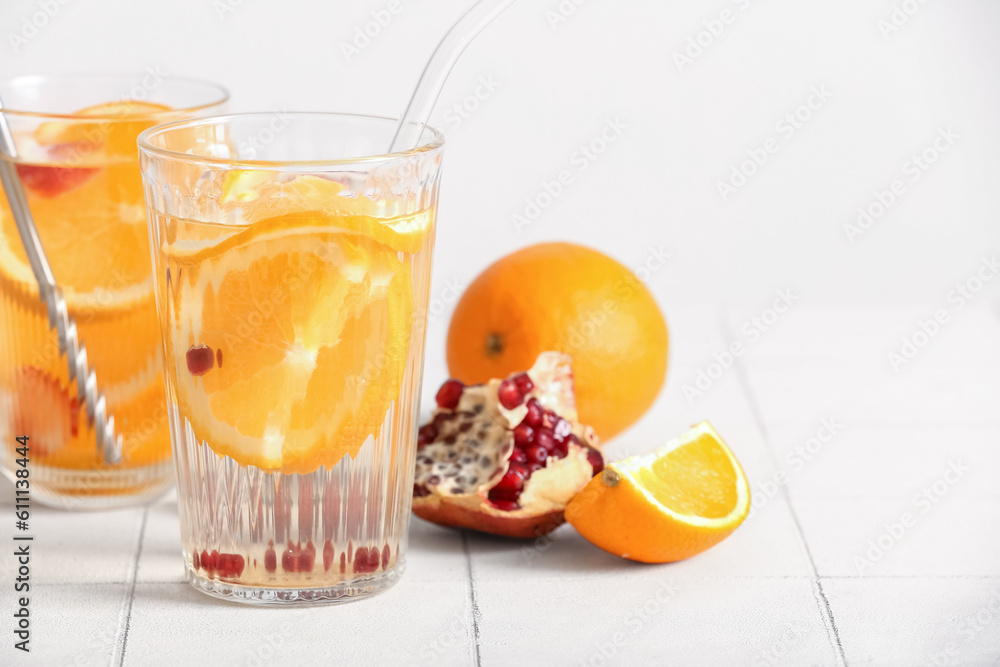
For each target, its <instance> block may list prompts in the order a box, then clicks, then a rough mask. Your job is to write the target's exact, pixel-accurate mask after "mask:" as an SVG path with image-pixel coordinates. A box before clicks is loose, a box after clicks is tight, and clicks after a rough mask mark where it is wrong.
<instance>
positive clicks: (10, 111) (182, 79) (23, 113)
mask: <svg viewBox="0 0 1000 667" xmlns="http://www.w3.org/2000/svg"><path fill="white" fill-rule="evenodd" d="M147 75H148V73H147V72H145V71H135V72H81V73H66V74H18V75H16V76H9V77H2V78H0V88H2V87H5V86H8V87H12V86H14V85H17V84H18V83H21V82H46V81H58V80H60V79H63V80H66V81H88V80H91V81H95V82H96V81H101V80H105V81H107V80H111V81H119V82H121V81H126V80H131V79H141V78H142V77H144V76H147ZM156 76H158V77H159V78H160V79H161V80H162V81H165V82H171V83H186V84H196V85H199V86H204V87H206V88H209V89H212V90H214V92H215V95H214V96H213V97H212V98H211V99H210V100H209V101H208V102H204V103H202V104H196V105H187V106H182V107H177V108H172V109H165V110H163V111H143V112H139V113H127V114H122V113H108V114H94V115H82V114H79V113H72V112H52V111H33V110H31V109H23V108H22V109H18V108H15V107H11V106H7V104H6V102H5V103H4V106H3V107H2V108H0V113H3V114H5V115H11V116H20V117H25V118H39V119H47V120H80V121H83V120H88V121H95V120H97V121H105V120H111V121H120V120H125V119H128V120H137V119H143V118H150V119H156V118H163V117H170V116H172V115H176V114H179V113H182V114H189V113H197V112H199V111H203V110H205V109H210V108H212V107H215V106H219V105H222V104H225V103H227V102H228V101H229V91H228V90H226V89H225V88H224V87H222V86H221V85H220V84H217V83H215V82H213V81H209V80H207V79H199V78H196V77H187V76H174V75H173V74H162V75H161V74H157V75H156ZM122 101H133V102H142V101H143V100H138V99H134V98H127V97H122V98H119V99H116V100H112V102H122Z"/></svg>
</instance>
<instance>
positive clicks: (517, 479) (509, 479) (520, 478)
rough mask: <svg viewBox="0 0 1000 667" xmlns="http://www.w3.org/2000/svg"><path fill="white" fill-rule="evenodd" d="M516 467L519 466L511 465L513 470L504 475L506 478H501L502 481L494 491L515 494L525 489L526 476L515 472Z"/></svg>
mask: <svg viewBox="0 0 1000 667" xmlns="http://www.w3.org/2000/svg"><path fill="white" fill-rule="evenodd" d="M515 465H517V464H511V469H510V470H508V471H507V472H505V473H504V476H503V477H501V478H500V481H499V482H497V484H496V486H494V487H493V490H497V491H506V492H509V493H514V492H517V491H520V490H521V489H523V488H524V478H525V475H521V474H518V473H517V472H515V471H514V469H513V468H514V466H515Z"/></svg>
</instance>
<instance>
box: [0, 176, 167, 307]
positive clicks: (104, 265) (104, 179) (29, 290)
mask: <svg viewBox="0 0 1000 667" xmlns="http://www.w3.org/2000/svg"><path fill="white" fill-rule="evenodd" d="M39 169H59V167H39ZM134 172H135V167H128V166H127V165H115V166H111V167H107V168H105V169H101V170H98V172H97V173H96V174H92V175H90V176H89V178H88V180H87V181H86V182H85V183H84V184H83V185H81V186H79V187H76V188H74V189H72V190H69V191H66V192H63V193H61V194H59V195H57V196H54V197H45V196H31V193H30V192H29V206H30V208H31V212H32V214H33V215H34V218H35V222H36V224H37V226H38V233H39V236H40V237H41V240H42V245H43V247H44V248H45V253H46V255H47V256H48V260H49V264H50V265H51V266H52V270H53V272H54V273H55V278H56V281H57V282H58V283H59V285H60V286H61V287H62V289H63V293H64V294H65V296H66V300H67V302H68V304H69V306H70V309H71V310H72V311H73V312H74V313H79V311H80V310H81V309H86V310H87V311H88V312H93V313H110V312H120V311H121V310H122V309H127V308H133V307H135V305H136V303H137V302H140V301H148V303H150V304H151V303H152V299H153V286H152V283H153V281H152V268H151V265H150V259H149V237H148V232H147V230H146V209H145V205H144V203H143V199H142V182H141V181H140V180H139V179H138V178H137V175H136V174H135V173H134ZM0 202H2V200H0ZM0 281H9V282H10V283H13V286H14V287H16V291H20V292H23V293H26V294H30V295H37V294H38V287H37V284H36V283H35V278H34V275H33V274H32V272H31V267H30V265H29V264H28V258H27V255H26V254H25V252H24V247H23V246H22V244H21V237H20V235H19V234H18V232H17V226H16V224H15V223H14V218H13V216H12V215H11V213H10V210H9V209H8V207H7V206H6V205H2V204H0ZM89 317H93V315H90V316H89Z"/></svg>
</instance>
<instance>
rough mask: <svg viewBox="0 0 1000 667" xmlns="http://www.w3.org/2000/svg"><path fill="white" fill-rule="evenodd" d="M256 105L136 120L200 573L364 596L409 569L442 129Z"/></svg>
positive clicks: (189, 549)
mask: <svg viewBox="0 0 1000 667" xmlns="http://www.w3.org/2000/svg"><path fill="white" fill-rule="evenodd" d="M394 129H395V121H393V120H391V119H386V118H376V117H368V116H357V115H345V114H333V113H286V112H276V113H257V114H242V115H230V116H221V117H213V118H207V119H201V120H193V121H184V122H180V123H171V124H168V125H164V126H160V127H157V128H152V129H150V130H147V131H146V132H144V133H143V134H142V135H141V136H140V137H139V149H140V155H141V164H142V174H143V181H144V186H145V195H146V205H147V207H148V214H149V236H150V245H151V249H152V258H153V275H154V278H155V283H156V303H157V309H158V313H159V317H160V334H161V339H162V343H163V353H164V359H165V371H166V372H165V375H166V386H167V413H168V416H169V422H170V434H171V439H172V441H173V448H174V461H175V464H176V468H177V483H178V488H177V492H178V506H179V513H180V524H181V541H182V544H183V550H184V562H185V568H186V571H187V577H188V579H189V581H190V582H191V583H192V584H193V585H194V586H195V587H196V588H198V589H200V590H202V591H204V592H206V593H209V594H211V595H215V596H217V597H221V598H228V599H236V600H242V601H248V602H271V603H289V602H320V601H338V600H349V599H353V598H357V597H360V596H364V595H368V594H371V593H374V592H377V591H379V590H382V589H384V588H386V587H388V586H389V585H391V584H392V583H393V582H394V581H395V580H396V579H397V578H398V577H399V575H400V573H401V572H402V569H403V559H404V556H405V553H406V529H407V525H408V520H409V513H410V502H411V499H412V492H413V465H414V456H415V442H416V427H417V421H416V420H417V412H418V408H419V406H418V401H419V386H420V381H421V375H422V371H423V369H422V363H423V345H424V330H425V326H424V324H425V319H426V312H427V293H428V286H429V282H430V270H431V251H432V248H433V243H434V228H435V209H436V204H437V194H438V182H439V173H440V164H441V156H442V146H443V139H442V136H441V135H440V134H439V133H438V132H437V131H435V130H433V129H430V128H423V129H422V137H421V142H420V145H419V147H417V148H415V149H413V150H409V151H406V152H401V153H393V154H384V153H383V151H384V150H385V149H386V147H387V146H389V144H390V142H391V140H392V136H393V131H394Z"/></svg>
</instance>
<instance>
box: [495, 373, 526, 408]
mask: <svg viewBox="0 0 1000 667" xmlns="http://www.w3.org/2000/svg"><path fill="white" fill-rule="evenodd" d="M497 397H498V398H499V399H500V405H502V406H504V407H505V408H507V409H508V410H513V409H514V408H516V407H517V406H519V405H521V403H524V394H522V393H521V391H520V390H519V389H518V388H517V385H516V384H514V381H513V380H510V379H507V380H504V381H503V382H501V383H500V388H499V389H497Z"/></svg>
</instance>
